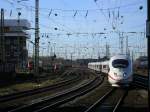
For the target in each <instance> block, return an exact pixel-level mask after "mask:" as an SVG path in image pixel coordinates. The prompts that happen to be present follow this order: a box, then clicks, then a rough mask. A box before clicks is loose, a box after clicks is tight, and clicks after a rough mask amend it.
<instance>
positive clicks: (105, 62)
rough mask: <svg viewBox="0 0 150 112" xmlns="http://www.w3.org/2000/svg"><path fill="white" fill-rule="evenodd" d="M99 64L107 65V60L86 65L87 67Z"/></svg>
mask: <svg viewBox="0 0 150 112" xmlns="http://www.w3.org/2000/svg"><path fill="white" fill-rule="evenodd" d="M100 64H109V60H108V61H103V62H90V63H88V65H100Z"/></svg>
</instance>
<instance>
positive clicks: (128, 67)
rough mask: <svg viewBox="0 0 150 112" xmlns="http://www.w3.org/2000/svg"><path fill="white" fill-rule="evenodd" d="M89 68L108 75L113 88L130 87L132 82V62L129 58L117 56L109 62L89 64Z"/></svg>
mask: <svg viewBox="0 0 150 112" xmlns="http://www.w3.org/2000/svg"><path fill="white" fill-rule="evenodd" d="M88 68H90V69H93V70H95V71H99V72H102V73H105V74H107V77H108V82H109V83H110V84H111V85H112V86H129V85H130V83H131V82H132V80H133V78H132V74H133V71H132V61H131V59H130V57H129V56H126V55H116V56H113V57H111V58H110V60H109V61H103V62H91V63H88Z"/></svg>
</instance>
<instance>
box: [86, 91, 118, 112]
mask: <svg viewBox="0 0 150 112" xmlns="http://www.w3.org/2000/svg"><path fill="white" fill-rule="evenodd" d="M115 90H116V88H112V89H111V90H110V91H108V92H107V93H105V94H104V95H103V96H102V97H101V98H100V99H99V100H97V101H96V102H95V103H94V104H93V105H91V106H90V107H89V108H88V109H87V110H85V111H84V112H93V111H94V110H95V108H97V106H99V105H100V104H101V103H102V102H103V101H104V100H105V99H106V98H107V97H108V96H109V95H110V94H112V93H113V92H114V91H115Z"/></svg>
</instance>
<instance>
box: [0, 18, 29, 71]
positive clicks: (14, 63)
mask: <svg viewBox="0 0 150 112" xmlns="http://www.w3.org/2000/svg"><path fill="white" fill-rule="evenodd" d="M2 28H3V30H1V29H2ZM29 29H30V23H29V22H28V21H27V20H25V19H20V20H16V19H6V20H4V23H3V27H2V25H1V23H0V36H1V40H0V72H5V71H8V68H9V69H12V68H13V70H14V69H20V68H21V69H22V68H25V67H26V65H27V59H28V58H27V57H28V51H27V48H26V39H28V38H30V35H29V34H28V33H27V31H26V30H29ZM2 31H3V32H2ZM2 38H3V40H2ZM6 69H7V70H6Z"/></svg>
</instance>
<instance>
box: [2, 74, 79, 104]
mask: <svg viewBox="0 0 150 112" xmlns="http://www.w3.org/2000/svg"><path fill="white" fill-rule="evenodd" d="M71 73H72V72H69V73H68V74H71ZM80 79H81V77H80V76H79V75H78V76H76V77H73V78H71V79H68V80H65V81H61V82H59V83H57V84H54V85H50V86H46V87H42V88H37V89H33V90H28V91H22V92H18V93H14V94H9V95H5V96H1V97H0V103H4V102H6V101H11V100H16V99H19V98H22V97H26V96H31V95H35V94H38V93H42V92H46V91H50V90H52V89H56V88H59V87H62V86H65V85H68V84H71V83H74V82H75V81H78V80H80Z"/></svg>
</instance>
